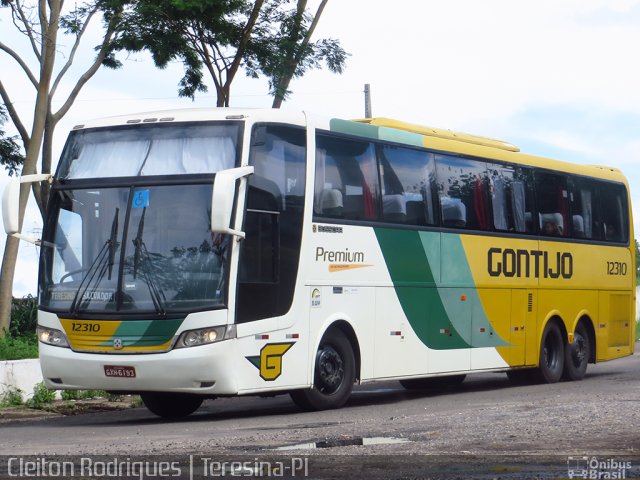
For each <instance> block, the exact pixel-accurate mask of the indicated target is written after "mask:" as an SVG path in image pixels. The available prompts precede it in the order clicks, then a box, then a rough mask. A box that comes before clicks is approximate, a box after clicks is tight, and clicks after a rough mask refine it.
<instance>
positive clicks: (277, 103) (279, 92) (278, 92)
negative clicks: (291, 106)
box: [271, 0, 329, 108]
mask: <svg viewBox="0 0 640 480" xmlns="http://www.w3.org/2000/svg"><path fill="white" fill-rule="evenodd" d="M328 1H329V0H322V2H321V3H320V5H319V6H318V10H316V14H315V16H314V17H313V20H312V21H311V25H310V26H309V30H307V33H306V35H305V36H304V38H303V39H302V42H301V43H300V45H297V47H296V48H295V49H294V51H293V52H291V53H290V55H291V57H290V58H288V59H286V60H285V68H284V69H283V73H282V76H281V77H280V78H279V79H278V83H277V85H276V86H275V95H274V97H273V104H272V105H271V108H280V107H281V106H282V102H283V101H284V97H285V95H286V94H287V90H288V89H289V84H290V83H291V80H292V79H293V76H294V74H295V71H296V68H297V67H298V64H299V63H300V62H301V61H302V56H303V55H304V51H305V49H306V48H307V46H308V45H309V42H310V41H311V36H312V35H313V32H314V31H315V29H316V26H317V25H318V21H319V20H320V17H321V16H322V12H323V11H324V7H325V6H326V5H327V2H328ZM306 5H307V1H306V0H298V9H297V12H296V19H295V22H296V27H295V28H294V31H293V35H292V36H293V37H294V38H292V40H295V36H297V35H298V33H299V31H300V28H301V26H302V21H303V14H304V10H305V8H306Z"/></svg>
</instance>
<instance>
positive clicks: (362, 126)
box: [329, 118, 378, 140]
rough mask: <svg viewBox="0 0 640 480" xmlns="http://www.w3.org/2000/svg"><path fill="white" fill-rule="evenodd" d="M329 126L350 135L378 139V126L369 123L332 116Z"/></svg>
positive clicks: (334, 130)
mask: <svg viewBox="0 0 640 480" xmlns="http://www.w3.org/2000/svg"><path fill="white" fill-rule="evenodd" d="M329 128H330V129H331V131H332V132H339V133H346V134H348V135H357V136H359V137H368V138H373V139H375V140H377V139H378V127H375V126H373V125H369V124H367V123H360V122H353V121H350V120H341V119H339V118H332V119H331V120H330V121H329Z"/></svg>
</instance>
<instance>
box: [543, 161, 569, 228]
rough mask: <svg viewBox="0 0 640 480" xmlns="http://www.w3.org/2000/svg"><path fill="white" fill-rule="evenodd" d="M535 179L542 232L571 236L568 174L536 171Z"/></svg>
mask: <svg viewBox="0 0 640 480" xmlns="http://www.w3.org/2000/svg"><path fill="white" fill-rule="evenodd" d="M535 179H536V202H537V205H538V221H539V224H538V225H539V227H540V233H541V234H542V235H545V236H552V237H567V236H569V234H570V231H571V225H570V222H569V192H568V189H567V178H566V176H565V175H559V174H555V173H546V172H536V175H535Z"/></svg>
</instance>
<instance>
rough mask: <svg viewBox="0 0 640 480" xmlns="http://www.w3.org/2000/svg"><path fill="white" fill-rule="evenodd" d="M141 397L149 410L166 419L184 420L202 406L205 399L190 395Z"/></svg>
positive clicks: (156, 394)
mask: <svg viewBox="0 0 640 480" xmlns="http://www.w3.org/2000/svg"><path fill="white" fill-rule="evenodd" d="M140 397H141V398H142V402H143V403H144V406H145V407H147V409H148V410H149V411H150V412H151V413H154V414H156V415H158V416H159V417H162V418H166V419H178V418H184V417H186V416H188V415H191V414H192V413H193V412H195V411H196V410H197V409H198V408H200V405H202V401H203V400H204V398H203V397H201V396H199V395H190V394H188V393H151V392H148V393H141V394H140Z"/></svg>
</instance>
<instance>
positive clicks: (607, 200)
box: [599, 182, 629, 243]
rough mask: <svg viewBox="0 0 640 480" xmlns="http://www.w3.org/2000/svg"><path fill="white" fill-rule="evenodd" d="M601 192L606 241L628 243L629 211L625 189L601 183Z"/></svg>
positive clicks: (618, 185)
mask: <svg viewBox="0 0 640 480" xmlns="http://www.w3.org/2000/svg"><path fill="white" fill-rule="evenodd" d="M599 190H600V207H601V211H602V229H603V233H604V239H605V240H607V241H610V242H619V243H623V242H624V243H626V242H628V241H629V209H628V206H627V194H626V189H625V187H624V186H623V185H620V184H615V183H606V182H601V183H600V185H599Z"/></svg>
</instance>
